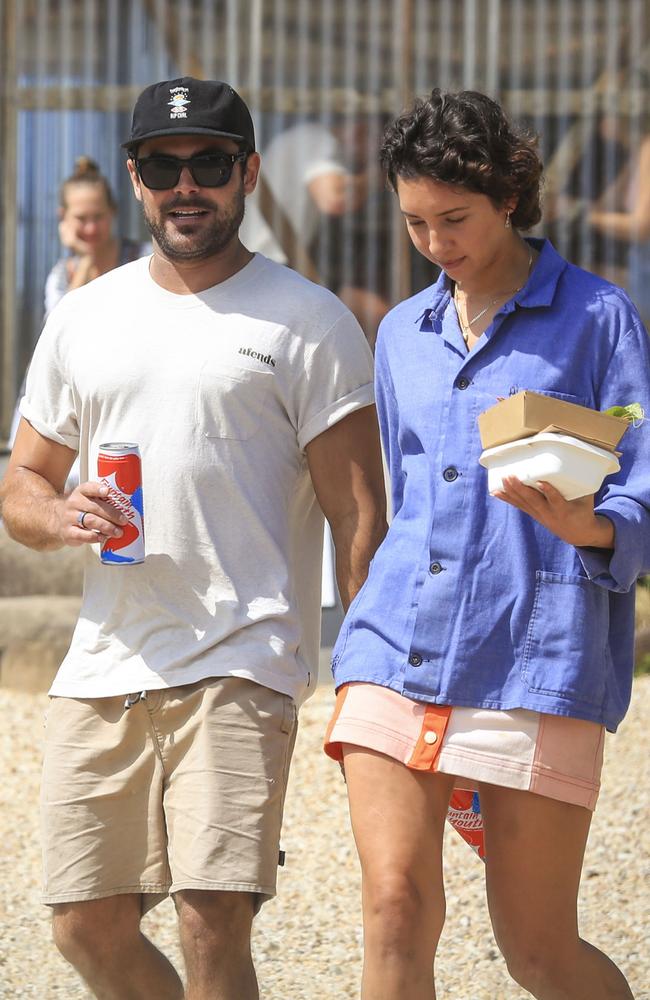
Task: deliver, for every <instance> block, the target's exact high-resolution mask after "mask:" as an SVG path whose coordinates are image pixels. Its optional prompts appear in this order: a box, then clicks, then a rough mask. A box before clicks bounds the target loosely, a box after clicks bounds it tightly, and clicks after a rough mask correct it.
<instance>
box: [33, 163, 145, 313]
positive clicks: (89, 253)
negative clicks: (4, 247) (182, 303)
mask: <svg viewBox="0 0 650 1000" xmlns="http://www.w3.org/2000/svg"><path fill="white" fill-rule="evenodd" d="M116 211H117V203H116V201H115V198H114V196H113V192H112V191H111V188H110V185H109V183H108V181H107V180H106V178H105V177H104V176H103V174H102V173H101V172H100V170H99V167H98V166H97V164H96V163H95V162H94V161H93V160H91V159H90V158H89V157H88V156H80V157H79V158H78V160H77V161H76V163H75V169H74V171H73V173H72V174H71V176H70V177H68V178H67V179H66V180H65V181H64V182H63V184H62V185H61V191H60V194H59V238H60V240H61V244H62V246H63V247H65V248H66V250H67V251H68V253H67V254H66V255H65V256H63V257H61V258H60V259H59V260H58V261H57V262H56V264H55V265H54V267H53V268H52V270H51V271H50V273H49V275H48V277H47V280H46V283H45V312H46V313H49V312H50V310H51V309H53V308H54V306H55V305H56V304H57V302H58V301H59V299H61V298H62V297H63V296H64V295H65V294H66V292H69V291H71V290H72V289H73V288H80V287H81V285H86V284H88V282H89V281H92V280H93V278H97V277H99V275H100V274H105V273H106V272H107V271H112V270H113V268H114V267H117V266H118V265H119V264H127V263H128V262H129V261H132V260H136V259H137V258H138V257H142V256H144V255H145V254H146V253H149V252H150V247H149V246H148V244H141V243H137V242H135V241H134V240H127V239H121V240H120V239H118V238H117V237H116V236H114V235H113V223H114V221H115V213H116Z"/></svg>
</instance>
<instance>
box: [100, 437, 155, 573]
mask: <svg viewBox="0 0 650 1000" xmlns="http://www.w3.org/2000/svg"><path fill="white" fill-rule="evenodd" d="M97 474H98V476H99V481H100V483H103V484H104V485H105V486H108V496H107V497H105V498H104V500H105V502H106V503H109V504H111V505H112V506H113V507H115V508H116V509H117V510H119V511H120V513H121V514H125V515H126V517H127V521H126V523H125V524H121V525H120V527H121V528H122V534H121V535H120V537H119V538H107V539H106V541H105V542H104V544H103V545H102V547H101V553H100V558H101V561H102V562H103V563H107V564H111V565H119V564H122V565H128V564H133V563H141V562H144V506H143V502H142V463H141V461H140V449H139V448H138V446H137V445H136V444H123V443H115V444H113V443H111V442H109V443H108V444H100V446H99V454H98V456H97Z"/></svg>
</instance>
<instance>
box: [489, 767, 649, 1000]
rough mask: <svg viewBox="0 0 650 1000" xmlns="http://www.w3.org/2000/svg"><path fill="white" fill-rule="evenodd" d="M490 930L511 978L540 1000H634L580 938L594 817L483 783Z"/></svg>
mask: <svg viewBox="0 0 650 1000" xmlns="http://www.w3.org/2000/svg"><path fill="white" fill-rule="evenodd" d="M480 798H481V811H482V813H483V819H484V825H485V846H486V856H487V866H486V869H487V872H486V874H487V893H488V904H489V908H490V916H491V918H492V926H493V928H494V933H495V936H496V939H497V942H498V945H499V948H500V949H501V951H502V952H503V955H504V957H505V959H506V962H507V964H508V969H509V971H510V974H511V975H512V977H513V979H515V980H516V982H517V983H519V985H520V986H523V987H524V989H526V990H528V991H529V992H530V993H532V995H533V996H534V997H536V998H537V1000H633V997H632V993H631V991H630V987H629V986H628V984H627V982H626V980H625V977H624V976H623V974H622V973H621V972H620V971H619V969H618V968H617V967H616V966H615V965H614V963H613V962H612V961H611V960H610V959H609V958H607V956H606V955H604V954H603V953H602V952H601V951H598V949H597V948H594V947H593V946H592V945H590V944H588V943H587V942H586V941H583V940H582V938H581V937H580V936H579V933H578V915H577V899H578V887H579V884H580V872H581V870H582V861H583V857H584V851H585V845H586V842H587V834H588V832H589V825H590V822H591V813H590V812H589V810H587V809H583V808H582V807H581V806H574V805H569V804H567V803H565V802H558V801H556V800H555V799H549V798H546V797H545V796H542V795H535V794H533V793H531V792H522V791H517V790H514V789H510V788H499V787H497V786H496V785H481V787H480Z"/></svg>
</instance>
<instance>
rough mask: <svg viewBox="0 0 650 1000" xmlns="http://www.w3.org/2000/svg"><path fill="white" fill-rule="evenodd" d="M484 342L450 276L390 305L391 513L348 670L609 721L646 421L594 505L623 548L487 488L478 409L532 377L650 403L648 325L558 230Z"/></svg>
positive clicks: (443, 698)
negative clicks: (570, 252) (546, 520)
mask: <svg viewBox="0 0 650 1000" xmlns="http://www.w3.org/2000/svg"><path fill="white" fill-rule="evenodd" d="M530 243H531V244H532V245H534V246H535V247H536V248H537V249H539V250H540V255H539V257H538V260H537V262H536V265H535V267H534V269H533V271H532V272H531V275H530V277H529V279H528V282H527V283H526V285H525V286H524V287H523V288H522V289H521V291H520V292H518V293H517V295H515V296H514V298H513V299H511V300H510V301H509V302H508V303H506V304H505V305H504V306H503V307H502V308H501V309H500V310H499V312H498V313H497V314H496V316H495V317H494V320H493V322H492V324H491V325H490V326H489V328H488V329H487V330H486V331H485V333H484V334H483V336H482V337H481V338H480V340H479V341H478V343H477V344H476V346H475V347H474V349H473V350H472V351H471V352H469V353H468V351H467V348H466V346H465V343H464V341H463V338H462V334H461V330H460V326H459V324H458V318H457V315H456V310H455V308H454V304H453V301H452V298H451V285H450V281H449V279H448V278H447V276H446V275H445V274H444V273H443V274H442V275H441V276H440V278H439V279H438V281H437V282H436V284H435V285H433V286H432V287H431V288H428V289H426V290H425V291H423V292H421V293H419V294H417V295H415V296H413V297H412V298H410V299H407V300H406V301H405V302H403V303H401V304H400V305H398V306H397V307H396V308H395V309H393V310H392V311H391V312H390V313H389V314H388V316H386V318H385V319H384V320H383V322H382V324H381V327H380V331H379V337H378V341H377V355H376V376H375V380H376V394H377V407H378V412H379V420H380V425H381V432H382V440H383V444H384V448H385V451H386V457H387V462H388V466H389V471H390V476H391V488H392V499H393V520H392V523H391V526H390V529H389V532H388V534H387V536H386V538H385V540H384V542H383V544H382V545H381V547H380V548H379V549H378V551H377V553H376V554H375V557H374V559H373V561H372V563H371V567H370V572H369V575H368V579H367V580H366V583H365V584H364V586H363V587H362V588H361V590H360V592H359V593H358V594H357V596H356V597H355V599H354V601H353V602H352V605H351V606H350V609H349V611H348V614H347V616H346V619H345V622H344V624H343V627H342V629H341V633H340V635H339V638H338V641H337V643H336V646H335V648H334V656H333V670H334V678H335V682H336V685H337V686H340V685H341V684H344V683H346V682H349V681H367V682H371V683H374V684H381V685H384V686H386V687H390V688H393V689H394V690H396V691H398V692H400V693H402V694H404V695H406V696H408V697H410V698H413V699H416V700H420V701H426V702H432V703H436V704H445V705H449V704H451V705H469V706H476V707H482V708H493V709H512V708H528V709H533V710H535V711H540V712H549V713H551V714H556V715H565V716H572V717H576V718H581V719H589V720H592V721H594V722H598V723H603V724H604V725H605V726H606V727H607V728H608V729H610V730H612V731H614V730H615V729H616V727H617V725H618V723H619V722H620V720H621V719H622V717H623V715H624V714H625V711H626V709H627V706H628V704H629V699H630V691H631V681H632V667H633V644H634V584H635V581H636V579H637V577H638V576H639V575H640V574H641V573H643V572H647V570H648V568H649V567H650V467H649V464H648V457H649V456H650V448H649V442H650V422H649V421H646V422H645V423H643V424H642V425H641V426H639V427H635V428H630V429H628V430H627V431H626V433H625V435H624V437H623V440H622V442H621V446H620V447H621V450H622V452H623V454H622V457H621V459H620V462H621V470H620V472H619V473H617V474H616V475H613V476H610V477H609V478H608V479H606V480H605V482H604V484H603V486H602V488H601V490H600V491H599V493H598V494H597V496H596V499H595V504H596V509H597V511H598V512H599V513H600V514H604V515H606V516H607V517H608V518H610V519H611V520H612V522H613V523H614V526H615V529H616V540H615V547H614V549H613V550H600V549H587V548H575V547H573V546H571V545H569V544H567V543H566V542H563V541H561V540H560V539H559V538H557V537H556V536H555V535H553V534H552V533H551V532H550V531H548V530H547V529H546V528H544V527H543V526H542V525H541V524H539V523H538V522H536V521H535V520H534V519H533V518H531V517H530V516H529V515H527V514H525V513H523V512H522V511H520V510H518V509H516V508H514V507H512V506H510V505H509V504H507V503H505V502H504V501H501V500H498V499H496V498H495V497H491V496H490V495H489V494H488V490H487V472H486V470H485V469H484V468H483V467H482V466H481V465H479V455H480V454H481V450H482V449H481V442H480V438H479V432H478V425H477V417H478V415H479V413H481V412H482V411H483V410H486V409H487V408H488V407H489V406H492V405H494V403H496V402H497V399H498V398H499V397H503V396H508V395H509V394H513V393H515V392H519V391H520V390H522V389H530V390H533V391H535V392H541V393H545V394H547V395H550V396H554V397H557V398H558V399H564V400H568V401H569V402H573V403H579V404H582V405H583V406H589V407H593V408H595V409H598V410H602V409H606V408H607V407H609V406H612V405H624V404H627V403H631V402H640V403H641V404H642V405H643V406H644V408H645V410H646V412H647V413H649V414H650V351H649V340H648V335H647V333H646V331H645V329H644V327H643V325H642V323H641V320H640V318H639V315H638V313H637V311H636V309H635V308H634V306H633V305H632V303H631V302H630V300H629V298H628V296H627V295H626V294H625V292H624V291H622V290H621V289H620V288H617V287H616V286H614V285H611V284H610V283H608V282H606V281H604V280H603V279H601V278H599V277H597V276H595V275H593V274H590V273H589V272H587V271H583V270H582V269H580V268H578V267H575V266H574V265H572V264H570V263H568V262H567V261H565V260H564V259H563V258H562V257H560V256H559V254H558V253H557V252H556V251H555V249H554V248H553V247H552V245H551V244H550V243H549V242H548V241H544V240H542V241H540V240H531V241H530Z"/></svg>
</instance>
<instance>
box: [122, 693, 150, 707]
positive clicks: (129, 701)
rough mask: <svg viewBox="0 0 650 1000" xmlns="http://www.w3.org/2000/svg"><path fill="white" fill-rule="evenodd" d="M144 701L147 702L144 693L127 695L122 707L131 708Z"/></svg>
mask: <svg viewBox="0 0 650 1000" xmlns="http://www.w3.org/2000/svg"><path fill="white" fill-rule="evenodd" d="M146 700H147V692H146V691H139V692H138V693H137V694H127V696H126V701H125V702H124V707H125V708H133V706H134V705H137V704H138V702H139V701H146Z"/></svg>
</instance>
